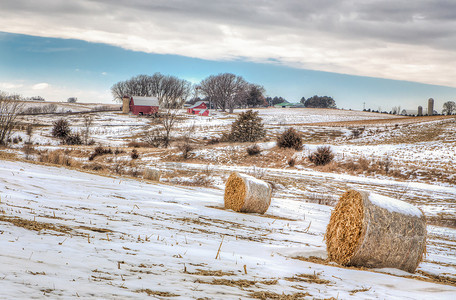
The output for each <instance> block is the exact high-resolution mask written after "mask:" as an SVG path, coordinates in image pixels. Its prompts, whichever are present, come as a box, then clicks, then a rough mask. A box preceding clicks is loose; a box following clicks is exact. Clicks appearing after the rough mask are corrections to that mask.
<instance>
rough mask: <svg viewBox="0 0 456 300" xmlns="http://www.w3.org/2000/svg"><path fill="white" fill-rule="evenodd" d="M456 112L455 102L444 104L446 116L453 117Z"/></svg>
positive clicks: (443, 111)
mask: <svg viewBox="0 0 456 300" xmlns="http://www.w3.org/2000/svg"><path fill="white" fill-rule="evenodd" d="M455 111H456V103H455V102H454V101H447V102H445V103H443V110H442V113H443V114H446V115H448V116H449V115H452V114H453V113H454V112H455Z"/></svg>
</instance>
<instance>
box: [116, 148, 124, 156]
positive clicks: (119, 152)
mask: <svg viewBox="0 0 456 300" xmlns="http://www.w3.org/2000/svg"><path fill="white" fill-rule="evenodd" d="M122 153H125V151H124V150H120V149H116V150H114V154H115V155H118V154H122Z"/></svg>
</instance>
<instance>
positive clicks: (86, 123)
mask: <svg viewBox="0 0 456 300" xmlns="http://www.w3.org/2000/svg"><path fill="white" fill-rule="evenodd" d="M83 122H84V123H83V124H84V130H83V133H82V137H83V139H84V144H85V145H88V144H89V136H90V128H91V127H92V123H93V117H92V115H85V116H84V120H83Z"/></svg>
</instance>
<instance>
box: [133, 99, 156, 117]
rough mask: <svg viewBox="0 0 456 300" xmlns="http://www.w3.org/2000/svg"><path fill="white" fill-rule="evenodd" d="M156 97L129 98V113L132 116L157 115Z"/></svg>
mask: <svg viewBox="0 0 456 300" xmlns="http://www.w3.org/2000/svg"><path fill="white" fill-rule="evenodd" d="M158 108H159V104H158V98H157V97H136V96H133V97H131V98H130V111H131V113H132V114H134V115H155V114H156V113H158Z"/></svg>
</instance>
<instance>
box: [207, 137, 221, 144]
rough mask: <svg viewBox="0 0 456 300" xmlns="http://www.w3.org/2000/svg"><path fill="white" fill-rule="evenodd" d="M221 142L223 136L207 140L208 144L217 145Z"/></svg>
mask: <svg viewBox="0 0 456 300" xmlns="http://www.w3.org/2000/svg"><path fill="white" fill-rule="evenodd" d="M220 142H221V138H219V137H213V138H211V139H209V140H208V141H207V145H215V144H218V143H220Z"/></svg>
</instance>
